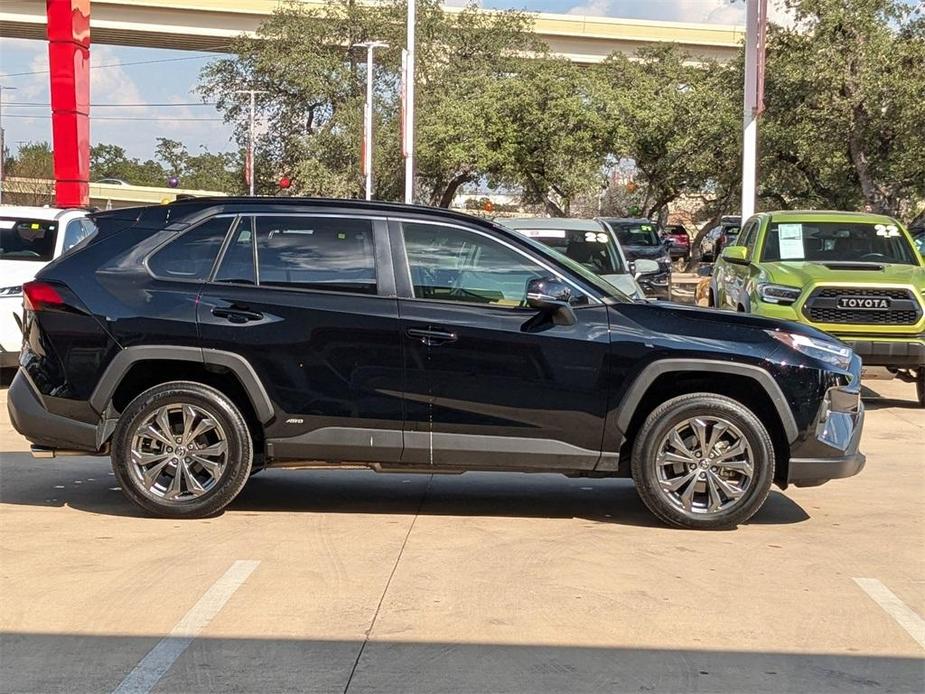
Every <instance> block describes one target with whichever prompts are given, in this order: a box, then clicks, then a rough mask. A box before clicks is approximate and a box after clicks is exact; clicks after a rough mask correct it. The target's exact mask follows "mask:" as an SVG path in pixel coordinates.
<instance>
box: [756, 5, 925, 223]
mask: <svg viewBox="0 0 925 694" xmlns="http://www.w3.org/2000/svg"><path fill="white" fill-rule="evenodd" d="M787 4H788V6H789V7H790V8H791V9H792V10H793V12H794V13H795V15H796V17H797V20H798V23H797V25H796V26H794V27H790V28H777V29H775V30H774V31H773V32H772V33H771V36H770V41H769V46H768V71H767V74H768V76H767V99H766V101H767V104H768V110H767V112H766V113H765V116H764V119H763V122H762V131H761V147H762V151H763V157H762V161H761V171H762V176H761V178H762V182H763V185H762V188H761V190H760V194H761V196H762V197H763V198H764V199H765V200H766V201H771V202H772V204H773V206H775V207H791V206H814V207H830V208H836V209H857V208H859V207H861V206H862V205H863V206H865V207H868V208H869V209H871V210H874V211H877V212H882V213H886V214H891V215H897V216H902V215H909V216H911V215H912V213H913V212H912V211H913V209H914V208H915V207H916V205H917V203H918V202H919V201H920V200H921V199H922V198H923V197H925V127H923V123H925V99H923V98H922V94H923V93H925V24H923V20H922V14H921V12H922V9H921V8H919V9H918V11H916V9H915V5H914V4H909V3H905V2H903V1H902V0H851V1H850V2H845V0H787Z"/></svg>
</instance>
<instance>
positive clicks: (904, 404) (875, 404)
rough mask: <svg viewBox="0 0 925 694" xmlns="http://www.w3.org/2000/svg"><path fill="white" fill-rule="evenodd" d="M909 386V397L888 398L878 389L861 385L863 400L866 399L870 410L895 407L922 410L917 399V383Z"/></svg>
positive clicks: (867, 407) (865, 405)
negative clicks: (902, 398)
mask: <svg viewBox="0 0 925 694" xmlns="http://www.w3.org/2000/svg"><path fill="white" fill-rule="evenodd" d="M907 385H908V386H909V399H908V400H905V399H904V400H900V399H898V398H886V397H883V396H882V395H880V393H878V392H877V391H876V390H874V389H873V388H871V387H870V386H867V385H862V386H861V400H863V401H864V407H865V409H868V410H885V409H888V408H891V407H895V408H897V409H901V410H921V409H922V408H921V407H919V404H918V402H917V401H916V399H915V385H914V384H912V383H909V384H907Z"/></svg>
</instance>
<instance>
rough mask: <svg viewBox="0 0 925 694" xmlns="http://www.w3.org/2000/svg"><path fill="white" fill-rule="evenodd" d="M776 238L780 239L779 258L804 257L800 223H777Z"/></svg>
mask: <svg viewBox="0 0 925 694" xmlns="http://www.w3.org/2000/svg"><path fill="white" fill-rule="evenodd" d="M777 238H778V240H779V241H780V259H781V260H802V259H803V258H805V257H806V251H805V250H804V249H803V225H802V224H778V225H777Z"/></svg>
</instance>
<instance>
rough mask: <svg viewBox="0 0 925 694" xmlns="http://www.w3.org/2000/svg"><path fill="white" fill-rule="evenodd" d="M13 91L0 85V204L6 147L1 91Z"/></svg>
mask: <svg viewBox="0 0 925 694" xmlns="http://www.w3.org/2000/svg"><path fill="white" fill-rule="evenodd" d="M4 89H6V90H7V91H10V92H11V91H15V89H16V87H4V86H3V85H2V84H0V203H2V202H3V152H4V147H5V146H6V137H5V133H4V131H3V90H4Z"/></svg>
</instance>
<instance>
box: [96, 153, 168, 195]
mask: <svg viewBox="0 0 925 694" xmlns="http://www.w3.org/2000/svg"><path fill="white" fill-rule="evenodd" d="M101 178H118V179H120V180H123V181H126V182H127V183H130V184H132V185H136V186H163V185H164V182H165V180H166V178H167V172H166V171H164V168H163V167H162V166H161V165H160V164H158V163H157V162H156V161H153V160H151V159H148V160H147V161H145V162H141V161H139V160H138V159H133V158H130V157H129V156H128V155H127V154H126V152H125V149H124V148H122V147H120V146H118V145H109V144H105V143H100V144H98V145H94V146H93V147H91V148H90V180H91V181H98V180H100V179H101Z"/></svg>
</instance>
